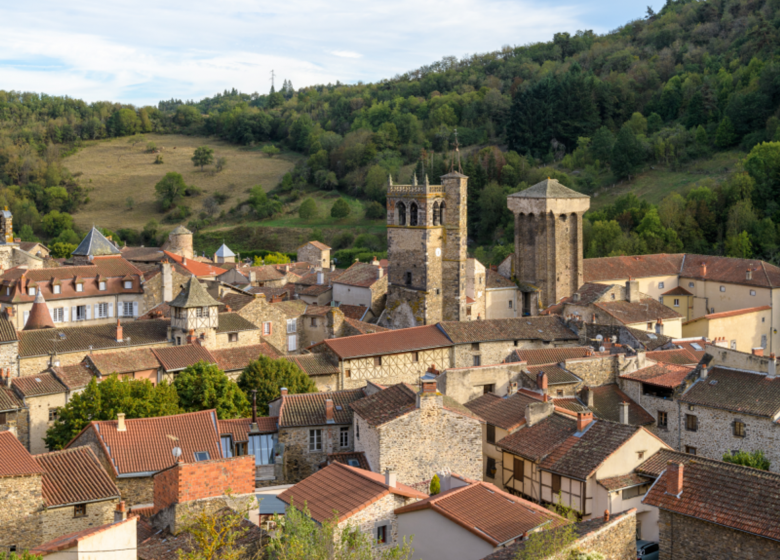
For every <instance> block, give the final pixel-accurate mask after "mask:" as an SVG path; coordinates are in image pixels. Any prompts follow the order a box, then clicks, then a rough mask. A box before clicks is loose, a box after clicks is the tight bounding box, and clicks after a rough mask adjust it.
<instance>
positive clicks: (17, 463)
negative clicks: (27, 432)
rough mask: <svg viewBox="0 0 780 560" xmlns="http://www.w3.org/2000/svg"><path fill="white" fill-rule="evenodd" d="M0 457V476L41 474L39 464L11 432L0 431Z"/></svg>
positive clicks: (41, 470)
mask: <svg viewBox="0 0 780 560" xmlns="http://www.w3.org/2000/svg"><path fill="white" fill-rule="evenodd" d="M0 457H2V458H3V460H2V461H0V477H4V476H28V475H34V474H43V469H41V467H40V465H38V463H36V462H35V460H34V459H33V457H32V455H30V452H29V451H27V450H26V449H25V448H24V446H23V445H22V444H21V442H20V441H19V440H18V439H16V436H15V435H13V434H12V433H11V432H0Z"/></svg>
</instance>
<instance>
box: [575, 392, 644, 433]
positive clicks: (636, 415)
mask: <svg viewBox="0 0 780 560" xmlns="http://www.w3.org/2000/svg"><path fill="white" fill-rule="evenodd" d="M588 390H589V391H593V406H592V407H591V410H592V411H593V414H594V415H595V416H596V417H598V418H601V419H602V420H610V421H611V422H620V406H621V403H624V402H627V403H628V423H629V424H631V425H632V426H647V425H648V424H653V423H655V418H653V416H652V415H651V414H650V413H649V412H647V411H646V410H645V409H644V408H642V407H641V406H640V405H639V404H638V403H637V402H636V401H634V400H633V399H631V397H629V396H628V395H626V394H625V393H624V392H623V391H621V390H620V388H619V387H618V386H617V383H610V384H609V385H602V386H601V387H590V388H589V389H588Z"/></svg>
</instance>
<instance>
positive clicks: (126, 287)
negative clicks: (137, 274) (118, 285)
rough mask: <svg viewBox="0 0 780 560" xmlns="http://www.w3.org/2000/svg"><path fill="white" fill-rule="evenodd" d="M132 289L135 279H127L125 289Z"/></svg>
mask: <svg viewBox="0 0 780 560" xmlns="http://www.w3.org/2000/svg"><path fill="white" fill-rule="evenodd" d="M132 289H133V281H132V280H125V290H132Z"/></svg>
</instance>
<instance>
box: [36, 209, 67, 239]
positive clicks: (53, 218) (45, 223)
mask: <svg viewBox="0 0 780 560" xmlns="http://www.w3.org/2000/svg"><path fill="white" fill-rule="evenodd" d="M41 227H42V229H43V232H44V233H45V234H46V235H48V236H49V237H57V236H59V235H60V234H61V233H62V232H63V231H65V230H66V229H73V216H71V215H70V214H66V213H65V212H59V211H58V210H52V211H51V212H49V213H48V214H46V215H45V216H44V217H43V220H42V222H41Z"/></svg>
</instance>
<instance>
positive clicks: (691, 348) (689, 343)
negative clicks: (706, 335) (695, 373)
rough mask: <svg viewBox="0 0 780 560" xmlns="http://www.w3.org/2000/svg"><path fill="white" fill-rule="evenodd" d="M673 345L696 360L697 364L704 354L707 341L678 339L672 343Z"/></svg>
mask: <svg viewBox="0 0 780 560" xmlns="http://www.w3.org/2000/svg"><path fill="white" fill-rule="evenodd" d="M674 344H675V345H676V346H679V347H681V348H684V349H685V350H687V351H688V352H690V353H691V354H692V355H693V357H694V358H696V363H699V362H700V361H701V359H702V358H703V357H704V354H706V350H705V348H706V347H707V341H706V340H705V339H703V338H701V339H697V340H683V339H678V340H675V341H674Z"/></svg>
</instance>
